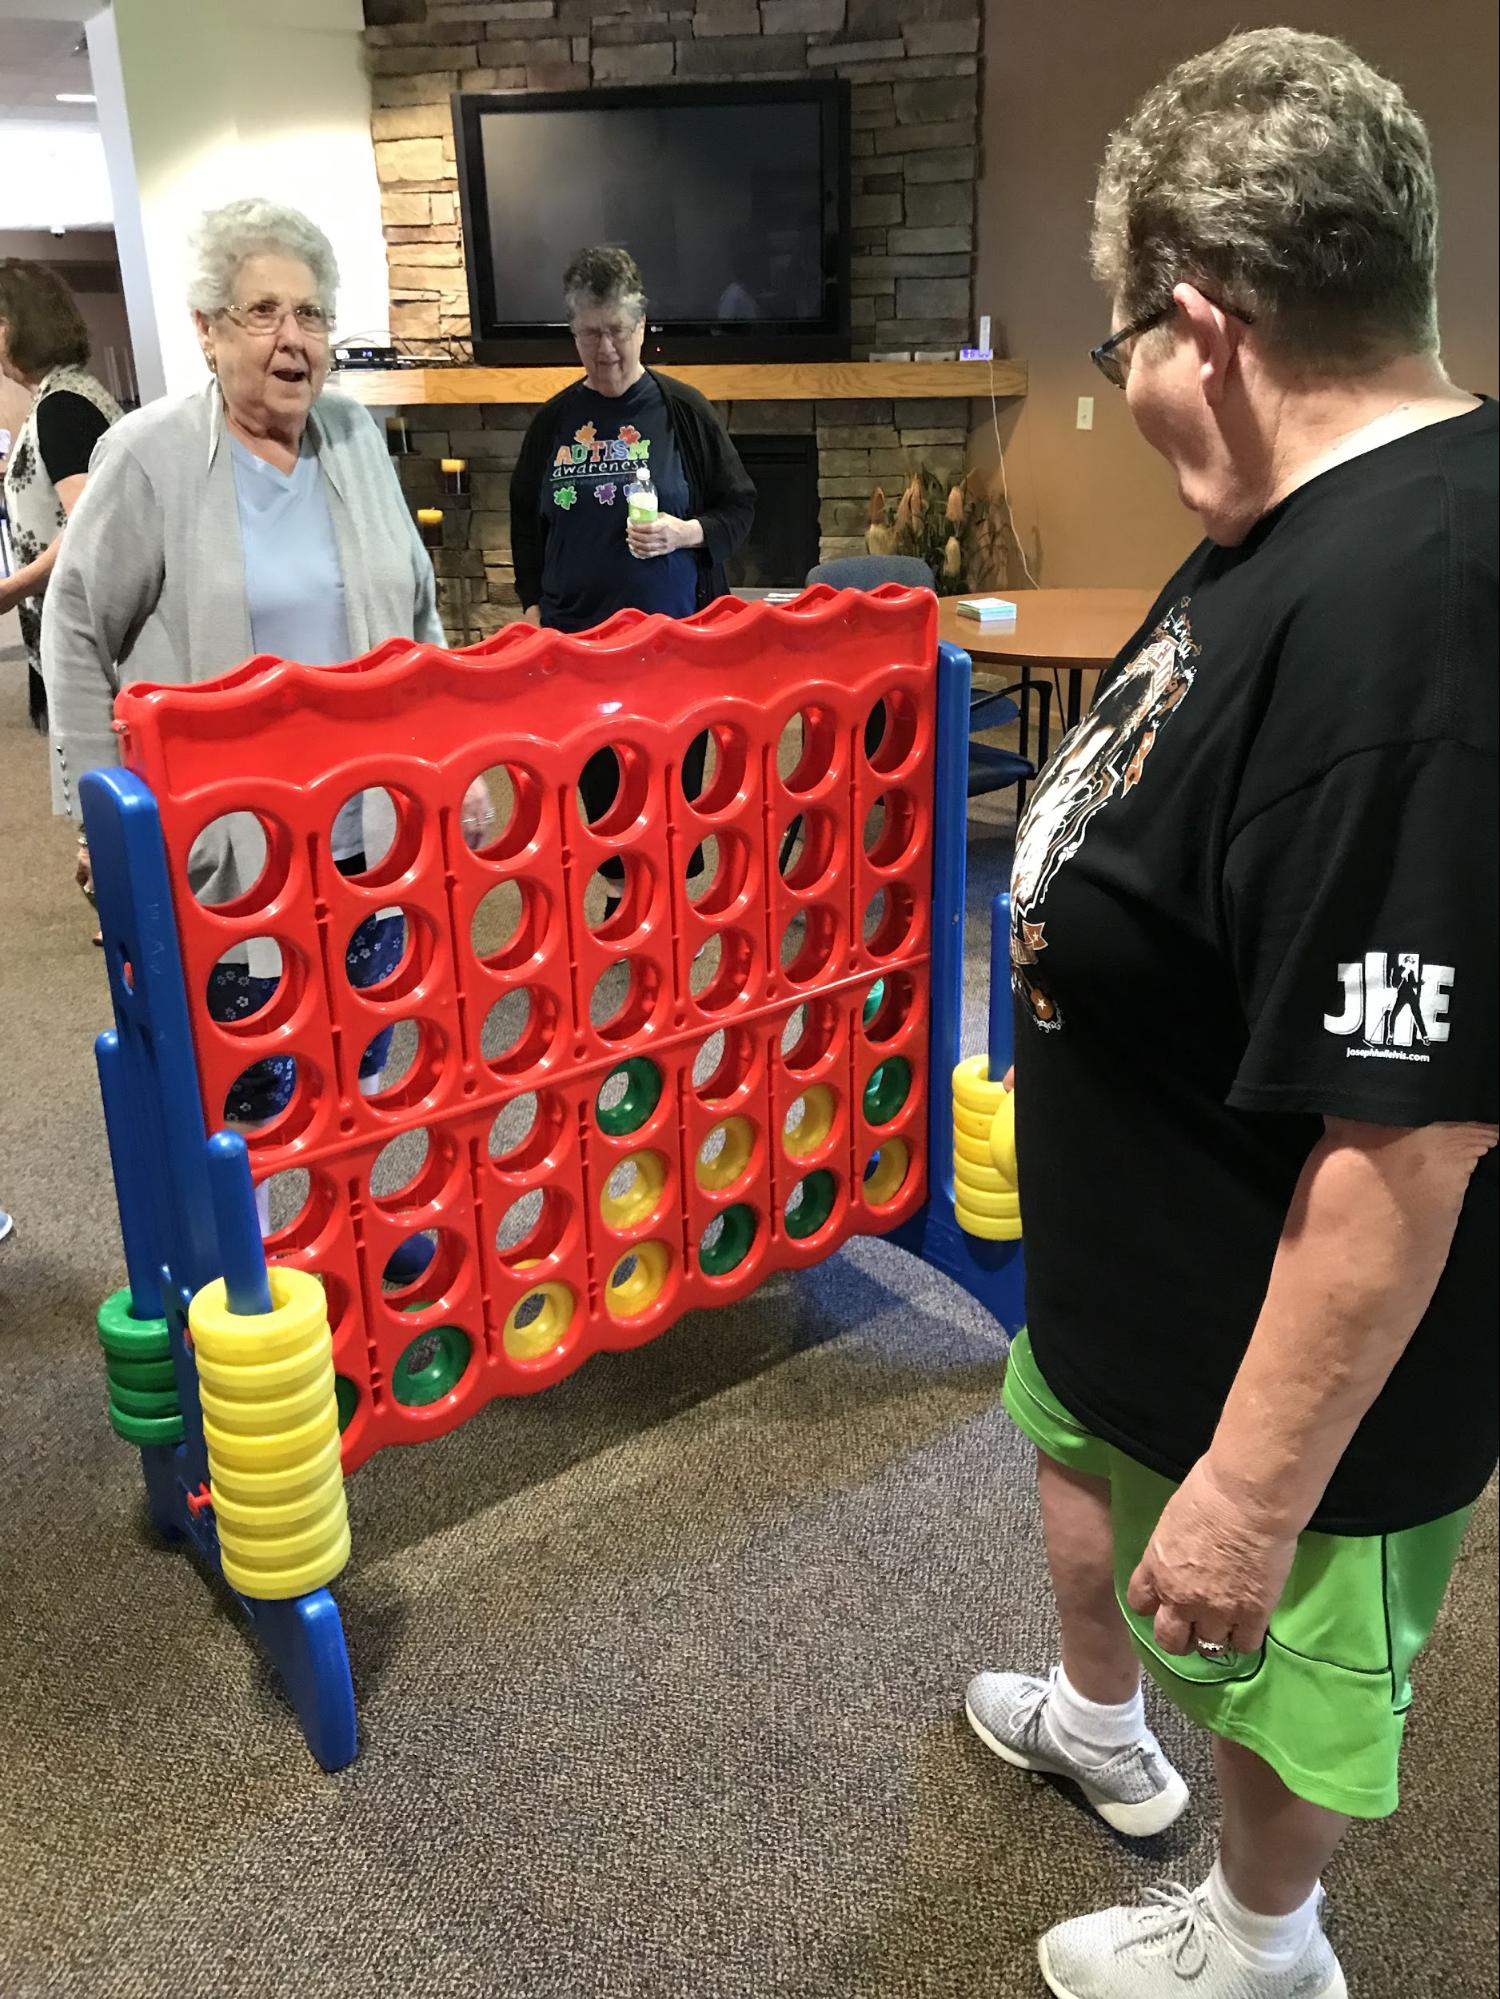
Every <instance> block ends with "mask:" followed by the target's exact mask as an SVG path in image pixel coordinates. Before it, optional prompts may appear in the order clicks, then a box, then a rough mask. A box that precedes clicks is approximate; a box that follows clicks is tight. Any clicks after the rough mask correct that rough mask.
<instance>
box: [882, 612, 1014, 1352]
mask: <svg viewBox="0 0 1500 1999" xmlns="http://www.w3.org/2000/svg"><path fill="white" fill-rule="evenodd" d="M937 683H938V685H937V758H936V761H937V769H936V772H935V776H934V786H933V863H932V989H931V1009H930V1022H931V1026H930V1037H931V1038H930V1046H931V1066H930V1070H929V1074H928V1104H927V1204H926V1206H925V1207H922V1208H919V1209H918V1210H917V1212H916V1214H914V1215H913V1216H912V1217H911V1218H910V1220H909V1221H906V1222H903V1223H902V1224H901V1226H900V1227H899V1228H896V1229H892V1230H891V1232H890V1235H889V1236H888V1238H887V1240H888V1241H890V1242H894V1243H897V1244H899V1245H900V1247H901V1248H902V1249H905V1250H909V1251H910V1252H911V1254H912V1255H913V1256H919V1257H921V1258H922V1260H923V1261H924V1262H925V1263H930V1264H932V1265H933V1267H934V1268H935V1269H937V1270H941V1271H942V1272H943V1273H944V1274H945V1275H946V1276H948V1277H951V1278H952V1279H953V1280H954V1282H955V1283H957V1284H961V1285H962V1286H963V1288H964V1289H965V1291H967V1292H968V1293H969V1295H970V1296H971V1297H972V1298H975V1299H977V1300H978V1301H979V1303H980V1304H981V1305H983V1306H984V1307H985V1309H986V1310H987V1311H989V1312H990V1313H991V1314H992V1315H993V1316H994V1318H995V1319H996V1320H997V1321H998V1322H999V1324H1000V1326H1001V1327H1002V1328H1003V1330H1004V1332H1005V1334H1006V1336H1007V1338H1011V1337H1014V1335H1015V1334H1016V1333H1018V1332H1019V1331H1020V1329H1021V1327H1022V1326H1023V1325H1024V1324H1025V1323H1026V1298H1025V1287H1026V1278H1025V1262H1024V1258H1023V1257H1022V1254H1021V1245H1020V1243H1018V1242H986V1241H984V1240H982V1239H981V1238H980V1237H978V1236H971V1235H967V1234H966V1233H965V1232H964V1230H962V1229H961V1228H960V1227H959V1226H958V1223H957V1222H956V1221H955V1220H954V1218H953V1092H952V1087H951V1083H950V1078H951V1076H952V1074H953V1069H954V1065H955V1064H956V1063H957V1061H958V1057H959V1043H960V1028H961V1024H962V1015H963V976H964V881H965V874H966V870H967V853H966V846H967V840H968V825H967V819H966V811H967V797H968V793H967V786H966V777H965V773H966V770H967V766H968V717H969V684H970V667H969V656H968V654H967V653H964V652H961V651H960V650H959V649H958V647H957V646H950V645H940V646H939V647H938V670H937ZM1002 904H1003V905H1004V907H1003V908H1002ZM1009 911H1010V898H1009V896H1008V895H1001V896H999V897H997V898H996V902H995V934H994V938H993V942H992V955H991V960H990V1015H989V1053H990V1075H991V1076H992V1077H993V1078H994V1079H995V1080H996V1081H997V1082H998V1081H999V1079H1000V1078H1001V1077H1002V1076H1003V1075H1004V1074H1005V1071H1006V1070H1007V1069H1008V1068H1009V1067H1010V1033H1011V1027H1010V1022H1011V1011H1010V971H1009V962H1008V949H1009V946H1008V938H1009V923H1010V915H1009Z"/></svg>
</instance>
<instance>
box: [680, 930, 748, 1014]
mask: <svg viewBox="0 0 1500 1999" xmlns="http://www.w3.org/2000/svg"><path fill="white" fill-rule="evenodd" d="M754 965H755V946H754V944H753V943H752V942H751V940H750V937H749V936H748V934H747V933H746V932H745V931H743V930H715V931H714V932H713V933H712V934H711V935H710V936H708V937H706V938H705V939H704V941H703V943H702V944H701V945H700V946H699V947H698V950H697V951H696V952H695V954H694V956H693V961H692V963H691V965H690V966H689V967H688V991H689V992H690V993H691V994H692V996H693V998H694V999H695V1000H696V1001H697V1002H698V1004H699V1006H700V1007H702V1009H703V1011H704V1012H705V1013H717V1012H718V1011H719V1010H720V1009H721V1008H722V1007H726V1006H729V1005H731V1004H732V1002H733V1001H735V1000H737V999H740V998H742V997H743V996H744V994H745V993H746V991H747V990H748V988H749V985H750V975H751V972H752V970H753V969H754Z"/></svg>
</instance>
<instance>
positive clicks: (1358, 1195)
mask: <svg viewBox="0 0 1500 1999" xmlns="http://www.w3.org/2000/svg"><path fill="white" fill-rule="evenodd" d="M1495 1140H1496V1134H1495V1133H1494V1131H1493V1130H1489V1129H1487V1128H1486V1127H1484V1126H1479V1125H1456V1124H1446V1125H1426V1126H1421V1127H1418V1128H1415V1129H1409V1130H1406V1129H1397V1128H1395V1127H1385V1126H1378V1125H1366V1124H1354V1123H1334V1124H1331V1125H1330V1128H1329V1130H1328V1131H1327V1132H1326V1133H1325V1135H1324V1137H1323V1138H1322V1140H1321V1141H1320V1142H1319V1144H1318V1145H1317V1147H1316V1148H1315V1149H1314V1151H1313V1152H1312V1154H1311V1156H1310V1157H1309V1159H1308V1162H1307V1164H1306V1166H1305V1167H1304V1168H1303V1171H1302V1176H1301V1178H1300V1180H1299V1181H1298V1184H1297V1191H1296V1194H1295V1196H1294V1197H1293V1200H1292V1205H1291V1209H1290V1211H1289V1213H1288V1215H1287V1219H1286V1224H1285V1226H1284V1228H1283V1230H1282V1234H1281V1241H1280V1245H1279V1246H1278V1249H1277V1252H1276V1260H1275V1263H1274V1264H1273V1266H1272V1270H1271V1281H1270V1283H1269V1285H1268V1286H1267V1290H1266V1297H1265V1303H1264V1304H1263V1305H1262V1307H1261V1312H1260V1317H1259V1319H1258V1320H1257V1322H1256V1327H1255V1333H1254V1336H1253V1338H1252V1339H1251V1342H1250V1347H1249V1350H1248V1352H1247V1353H1246V1355H1245V1359H1244V1361H1243V1362H1242V1363H1241V1366H1240V1370H1239V1373H1238V1375H1237V1376H1236V1378H1235V1382H1234V1386H1233V1388H1232V1389H1231V1391H1230V1394H1229V1399H1228V1401H1227V1402H1226V1404H1225V1407H1224V1413H1223V1415H1222V1417H1221V1418H1220V1421H1219V1426H1218V1429H1217V1431H1216V1433H1215V1436H1214V1441H1213V1444H1212V1446H1211V1447H1210V1450H1209V1453H1208V1457H1209V1461H1210V1463H1211V1465H1212V1467H1213V1470H1214V1473H1215V1476H1216V1477H1217V1478H1218V1479H1219V1480H1220V1481H1221V1482H1222V1483H1223V1484H1224V1485H1225V1486H1226V1488H1227V1489H1228V1490H1229V1491H1231V1492H1232V1493H1234V1494H1235V1495H1236V1497H1237V1498H1238V1500H1239V1502H1240V1503H1241V1504H1242V1505H1243V1506H1244V1507H1245V1509H1246V1510H1247V1512H1248V1513H1250V1514H1251V1515H1252V1516H1253V1517H1254V1518H1256V1519H1257V1520H1260V1521H1262V1522H1263V1523H1265V1524H1266V1525H1268V1526H1272V1527H1275V1528H1284V1529H1288V1530H1290V1531H1294V1532H1300V1531H1301V1529H1302V1528H1303V1527H1305V1526H1306V1524H1307V1522H1308V1521H1309V1519H1311V1517H1312V1515H1313V1513H1314V1512H1315V1511H1316V1510H1317V1506H1318V1502H1319V1500H1320V1499H1321V1498H1322V1495H1323V1492H1324V1489H1325V1488H1326V1486H1327V1484H1328V1481H1329V1479H1330V1478H1331V1477H1332V1476H1333V1473H1334V1470H1335V1469H1336V1467H1337V1465H1338V1463H1339V1460H1340V1459H1341V1458H1342V1456H1343V1454H1344V1452H1345V1450H1346V1449H1347V1448H1348V1445H1349V1441H1350V1439H1351V1438H1352V1437H1353V1435H1354V1432H1355V1431H1356V1430H1357V1429H1358V1427H1359V1425H1360V1423H1361V1421H1362V1420H1363V1418H1364V1416H1365V1414H1366V1412H1367V1411H1368V1410H1369V1408H1370V1406H1371V1404H1372V1403H1373V1402H1374V1401H1375V1398H1376V1397H1377V1396H1378V1395H1379V1393H1380V1391H1381V1389H1382V1388H1383V1387H1384V1386H1385V1383H1386V1380H1387V1378H1388V1377H1389V1375H1390V1372H1391V1370H1392V1368H1393V1367H1394V1366H1395V1365H1396V1363H1397V1361H1398V1360H1399V1359H1400V1357H1401V1355H1402V1353H1403V1352H1404V1351H1405V1348H1406V1346H1407V1343H1408V1342H1409V1341H1410V1339H1411V1337H1412V1335H1413V1333H1414V1332H1415V1331H1416V1329H1417V1327H1418V1325H1419V1324H1420V1323H1421V1320H1422V1317H1423V1315H1424V1314H1425V1312H1426V1310H1427V1307H1428V1305H1429V1304H1430V1303H1431V1301H1432V1295H1433V1292H1434V1291H1435V1290H1436V1289H1437V1285H1438V1280H1439V1278H1440V1277H1441V1276H1442V1274H1443V1267H1444V1265H1445V1264H1446V1262H1447V1259H1448V1251H1449V1248H1450V1246H1451V1244H1452V1241H1453V1232H1454V1229H1455V1228H1456V1227H1457V1225H1458V1218H1459V1213H1460V1211H1461V1209H1462V1207H1463V1203H1464V1196H1465V1193H1466V1192H1467V1189H1468V1185H1469V1180H1470V1177H1471V1175H1472V1173H1473V1171H1474V1168H1475V1166H1476V1165H1477V1164H1478V1162H1479V1160H1480V1159H1481V1158H1482V1157H1483V1155H1484V1154H1485V1152H1486V1151H1488V1150H1489V1148H1490V1147H1491V1146H1492V1145H1494V1143H1495Z"/></svg>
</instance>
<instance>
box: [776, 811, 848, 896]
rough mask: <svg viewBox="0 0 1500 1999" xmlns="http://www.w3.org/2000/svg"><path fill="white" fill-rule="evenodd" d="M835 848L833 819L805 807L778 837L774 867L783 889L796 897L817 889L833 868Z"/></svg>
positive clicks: (827, 814) (825, 813) (826, 814)
mask: <svg viewBox="0 0 1500 1999" xmlns="http://www.w3.org/2000/svg"><path fill="white" fill-rule="evenodd" d="M836 846H837V840H836V834H835V828H834V822H833V817H832V815H831V814H830V813H827V812H819V811H816V810H814V809H812V808H809V809H808V810H807V811H806V812H799V813H798V814H797V816H796V818H795V819H793V820H792V821H791V822H790V823H789V824H788V826H787V829H786V831H785V832H784V833H783V834H782V836H781V845H780V847H779V848H778V849H777V854H776V859H777V865H778V867H779V868H780V870H781V878H782V880H783V881H784V882H785V883H786V885H787V887H788V888H789V889H791V890H793V892H794V893H795V894H797V895H807V894H809V893H810V892H811V891H812V890H813V889H815V888H817V887H818V886H819V884H820V883H821V882H822V881H823V880H824V878H825V877H826V875H827V874H828V871H829V869H830V868H831V867H832V866H833V857H834V852H835V849H836Z"/></svg>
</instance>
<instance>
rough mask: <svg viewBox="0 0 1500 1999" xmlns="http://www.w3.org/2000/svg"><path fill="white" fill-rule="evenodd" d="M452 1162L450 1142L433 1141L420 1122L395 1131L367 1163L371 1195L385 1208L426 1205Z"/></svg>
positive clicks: (444, 1177) (377, 1204)
mask: <svg viewBox="0 0 1500 1999" xmlns="http://www.w3.org/2000/svg"><path fill="white" fill-rule="evenodd" d="M452 1164H453V1150H452V1146H451V1144H449V1143H448V1142H447V1141H445V1140H442V1139H438V1140H436V1141H435V1140H434V1139H433V1137H432V1135H431V1133H430V1132H427V1131H424V1130H423V1129H422V1127H421V1126H420V1125H419V1126H417V1127H416V1129H415V1130H413V1131H400V1132H397V1134H396V1136H395V1137H394V1138H392V1139H390V1140H388V1141H387V1143H386V1144H384V1145H383V1146H381V1148H380V1150H379V1152H377V1153H376V1155H375V1160H374V1163H373V1164H372V1166H371V1167H370V1199H371V1200H372V1201H374V1203H375V1204H376V1206H377V1207H381V1208H385V1209H387V1210H394V1209H399V1208H420V1207H425V1205H426V1204H427V1202H428V1201H430V1200H431V1199H432V1198H433V1196H434V1195H435V1194H436V1193H437V1192H438V1190H439V1189H440V1188H441V1186H442V1183H443V1181H444V1180H445V1179H446V1178H447V1177H448V1171H449V1169H450V1167H451V1166H452Z"/></svg>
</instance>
